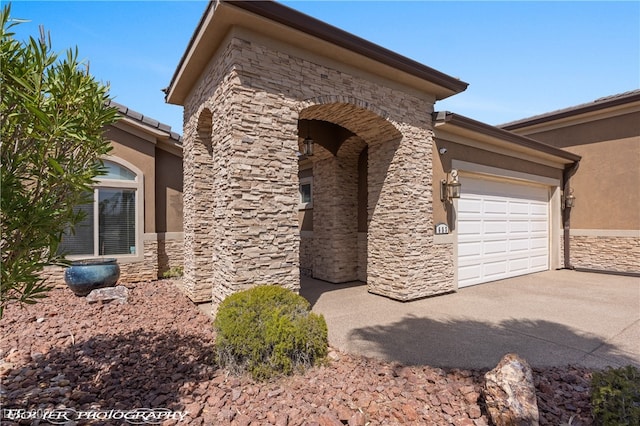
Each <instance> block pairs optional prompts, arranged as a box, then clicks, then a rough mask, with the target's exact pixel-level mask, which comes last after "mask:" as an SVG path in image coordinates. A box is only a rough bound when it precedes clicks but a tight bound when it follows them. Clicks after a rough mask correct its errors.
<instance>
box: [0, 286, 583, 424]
mask: <svg viewBox="0 0 640 426" xmlns="http://www.w3.org/2000/svg"><path fill="white" fill-rule="evenodd" d="M129 288H130V293H129V303H127V304H117V303H104V304H103V303H94V304H89V303H88V302H87V301H86V299H84V298H81V297H76V296H74V295H73V293H72V292H71V291H70V290H68V289H66V288H64V289H63V288H60V289H55V290H52V291H51V293H50V296H49V297H48V298H47V299H44V300H43V301H42V302H40V303H38V304H36V305H31V306H28V307H26V308H23V309H21V308H19V307H18V306H15V305H12V306H10V307H9V308H7V309H6V311H5V316H4V318H3V319H2V320H0V333H1V336H2V338H1V340H0V359H1V360H0V377H2V385H1V388H0V403H1V405H2V409H3V418H2V421H1V423H2V424H3V425H5V424H6V425H11V424H48V422H46V421H41V420H36V419H25V420H22V421H20V422H19V423H15V422H12V421H10V419H8V418H7V413H9V411H7V410H12V409H23V410H27V411H28V410H38V409H40V410H51V409H58V410H62V409H65V408H66V409H71V410H75V411H74V412H75V413H76V414H75V415H76V416H77V415H78V414H77V413H79V412H81V411H84V412H90V411H93V412H96V410H104V411H103V412H104V413H106V412H109V411H110V410H116V411H118V410H119V412H130V411H131V410H134V409H139V408H167V409H168V410H171V411H179V412H181V413H182V414H183V415H185V412H186V415H185V417H184V418H183V419H182V420H165V421H164V422H162V424H167V425H169V424H179V425H218V424H231V425H321V426H330V425H336V426H339V425H345V424H348V425H360V426H364V425H404V424H408V425H456V426H457V425H462V426H465V425H469V426H481V425H488V424H490V421H489V419H488V415H487V413H486V410H485V408H484V407H483V402H482V396H481V387H482V383H483V380H482V377H483V374H484V373H485V371H470V370H460V369H440V368H432V367H429V366H403V365H399V364H395V363H386V362H382V361H378V360H374V359H369V358H364V357H361V356H357V355H353V354H346V353H341V352H338V351H335V350H331V351H330V356H329V361H328V363H327V364H326V365H325V366H321V367H316V368H313V369H311V370H309V371H307V372H306V373H305V374H304V375H296V376H292V377H286V378H281V379H278V380H274V381H271V382H267V383H257V382H254V381H252V380H251V379H249V378H247V377H235V376H232V375H229V374H227V372H225V371H224V370H220V369H217V368H216V367H215V365H214V363H213V359H212V350H211V347H212V345H213V341H214V334H213V332H212V329H211V320H210V318H209V317H207V316H206V315H204V314H202V313H201V312H200V311H199V310H198V308H197V307H195V306H194V305H193V304H191V302H189V301H188V299H187V298H186V297H184V296H183V295H182V294H180V293H179V292H178V291H177V290H176V289H175V286H174V283H172V282H171V280H161V281H154V282H147V283H139V284H135V285H130V286H129ZM534 375H535V381H536V387H537V396H538V406H539V409H540V415H541V424H542V425H560V424H562V423H563V422H569V420H570V419H571V418H572V417H573V420H572V422H571V425H573V426H576V425H588V424H591V423H592V421H591V415H590V409H589V383H590V377H591V372H590V371H589V370H586V369H583V368H574V367H570V366H567V367H558V368H547V369H534ZM43 412H44V411H41V412H40V413H43ZM105 415H106V414H105ZM111 416H112V417H111V418H110V419H106V418H103V419H98V420H78V421H77V423H66V424H114V425H117V424H127V422H126V421H125V420H122V419H115V418H114V417H117V416H115V415H113V412H112V414H111ZM176 419H177V417H176ZM52 423H54V422H52Z"/></svg>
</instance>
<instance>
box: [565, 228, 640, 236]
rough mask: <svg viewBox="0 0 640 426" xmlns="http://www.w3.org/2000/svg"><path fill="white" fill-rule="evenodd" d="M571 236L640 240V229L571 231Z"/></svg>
mask: <svg viewBox="0 0 640 426" xmlns="http://www.w3.org/2000/svg"><path fill="white" fill-rule="evenodd" d="M569 235H570V236H572V237H622V238H640V230H638V229H571V230H570V231H569Z"/></svg>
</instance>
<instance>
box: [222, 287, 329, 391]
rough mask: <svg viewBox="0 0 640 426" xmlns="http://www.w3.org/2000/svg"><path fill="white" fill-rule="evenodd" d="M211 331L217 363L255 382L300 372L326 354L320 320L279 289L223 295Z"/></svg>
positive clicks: (324, 329)
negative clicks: (251, 378) (213, 333)
mask: <svg viewBox="0 0 640 426" xmlns="http://www.w3.org/2000/svg"><path fill="white" fill-rule="evenodd" d="M214 329H215V331H216V343H215V350H216V358H217V361H218V364H219V365H220V366H222V367H226V368H229V369H231V370H232V371H234V372H235V373H244V372H248V373H250V374H251V375H252V376H253V378H254V379H256V380H267V379H269V378H271V377H274V376H277V375H289V374H292V373H293V372H295V371H301V370H304V369H305V368H308V367H310V366H312V365H314V364H316V363H317V362H319V361H321V360H323V359H324V358H325V357H326V355H327V345H328V344H327V324H326V322H325V320H324V317H322V316H321V315H317V314H314V313H312V312H311V307H310V305H309V302H307V301H306V300H305V299H304V298H303V297H301V296H299V295H297V294H295V293H293V292H292V291H290V290H287V289H285V288H283V287H280V286H268V285H265V286H258V287H254V288H252V289H250V290H246V291H242V292H239V293H235V294H233V295H231V296H229V297H227V298H226V299H225V300H224V301H223V302H222V303H221V304H220V307H219V308H218V313H217V315H216V319H215V321H214Z"/></svg>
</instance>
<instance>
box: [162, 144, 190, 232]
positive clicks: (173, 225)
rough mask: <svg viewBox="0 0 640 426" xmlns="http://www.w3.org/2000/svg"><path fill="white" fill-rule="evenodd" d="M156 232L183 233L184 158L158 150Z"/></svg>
mask: <svg viewBox="0 0 640 426" xmlns="http://www.w3.org/2000/svg"><path fill="white" fill-rule="evenodd" d="M155 191H156V197H155V198H156V204H155V216H156V229H155V231H156V232H182V220H183V218H182V205H183V200H182V157H180V156H177V155H174V154H172V153H169V152H167V151H164V150H162V149H159V148H158V149H156V185H155Z"/></svg>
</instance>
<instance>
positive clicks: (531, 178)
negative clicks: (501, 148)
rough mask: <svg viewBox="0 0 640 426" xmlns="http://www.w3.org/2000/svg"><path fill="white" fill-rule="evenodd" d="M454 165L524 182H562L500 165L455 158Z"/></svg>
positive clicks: (464, 169) (469, 170) (557, 184)
mask: <svg viewBox="0 0 640 426" xmlns="http://www.w3.org/2000/svg"><path fill="white" fill-rule="evenodd" d="M452 167H453V168H454V169H459V170H460V171H464V172H470V173H478V174H482V175H489V176H495V177H499V178H507V179H513V180H520V181H523V182H535V183H539V184H541V185H545V186H560V183H561V182H560V179H555V178H550V177H546V176H540V175H533V174H530V173H523V172H516V171H514V170H507V169H501V168H498V167H491V166H485V165H483V164H477V163H470V162H468V161H461V160H453V161H452Z"/></svg>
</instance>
